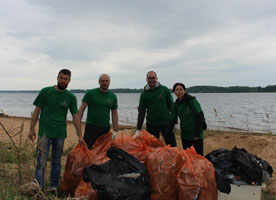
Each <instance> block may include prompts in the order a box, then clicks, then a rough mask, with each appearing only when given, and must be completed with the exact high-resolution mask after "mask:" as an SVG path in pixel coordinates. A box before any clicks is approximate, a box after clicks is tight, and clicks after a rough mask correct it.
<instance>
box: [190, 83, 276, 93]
mask: <svg viewBox="0 0 276 200" xmlns="http://www.w3.org/2000/svg"><path fill="white" fill-rule="evenodd" d="M187 91H188V92H190V93H240V92H276V85H268V86H266V87H264V88H262V87H260V86H259V87H248V86H230V87H218V86H193V87H189V88H187Z"/></svg>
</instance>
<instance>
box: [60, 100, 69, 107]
mask: <svg viewBox="0 0 276 200" xmlns="http://www.w3.org/2000/svg"><path fill="white" fill-rule="evenodd" d="M59 105H61V106H63V107H68V104H67V102H66V101H63V102H60V103H59Z"/></svg>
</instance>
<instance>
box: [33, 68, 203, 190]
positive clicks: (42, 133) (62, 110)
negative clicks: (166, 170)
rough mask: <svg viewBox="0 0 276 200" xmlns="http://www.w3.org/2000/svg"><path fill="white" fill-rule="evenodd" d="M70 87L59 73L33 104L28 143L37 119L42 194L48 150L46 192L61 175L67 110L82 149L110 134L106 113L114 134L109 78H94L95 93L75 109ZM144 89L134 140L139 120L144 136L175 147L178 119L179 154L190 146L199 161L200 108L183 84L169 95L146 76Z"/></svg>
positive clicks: (65, 76) (153, 78)
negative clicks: (54, 82) (82, 125)
mask: <svg viewBox="0 0 276 200" xmlns="http://www.w3.org/2000/svg"><path fill="white" fill-rule="evenodd" d="M70 81H71V72H70V70H68V69H62V70H60V71H59V73H58V77H57V85H54V86H50V87H45V88H43V89H42V90H41V91H40V92H39V94H38V96H37V97H36V99H35V101H34V103H33V104H34V105H35V109H34V112H33V115H32V122H31V126H30V132H29V138H30V139H31V140H32V141H34V140H35V139H36V132H35V125H36V123H37V121H38V118H39V131H38V139H37V141H38V143H37V153H38V156H37V167H36V170H35V177H36V180H37V181H38V183H39V184H40V187H41V188H42V189H43V188H44V169H45V167H46V162H47V160H48V155H49V151H50V147H51V146H52V165H51V174H50V187H51V189H52V190H55V191H56V190H57V187H58V179H59V176H60V171H61V156H62V152H63V145H64V140H65V138H66V136H67V133H66V117H67V112H68V110H70V113H71V114H72V118H73V123H74V126H75V128H76V131H77V134H78V136H79V143H80V144H84V145H87V146H88V148H89V149H91V148H92V147H93V144H94V143H95V141H96V140H97V138H98V137H100V136H101V135H104V134H106V133H108V132H109V131H110V113H111V118H112V128H113V132H112V139H114V138H115V137H116V134H117V131H118V111H117V109H118V101H117V97H116V94H114V93H113V92H111V91H110V90H109V85H110V77H109V75H107V74H102V75H100V77H99V88H95V89H91V90H88V91H87V92H86V93H85V95H84V97H83V99H82V103H81V106H80V107H79V109H78V108H77V99H76V96H75V95H74V94H73V93H72V92H70V91H69V90H67V89H66V88H67V86H68V84H69V83H70ZM146 81H147V84H146V86H145V87H144V90H143V91H142V93H141V95H140V99H139V106H138V117H137V130H136V132H135V136H136V135H139V134H140V130H141V129H142V126H143V123H144V118H145V117H146V130H147V131H148V132H149V133H150V134H152V135H154V136H155V137H156V138H158V139H159V137H160V133H161V134H162V136H163V138H164V140H165V143H166V145H171V146H172V147H175V146H176V145H177V144H176V139H175V134H174V131H173V129H174V126H175V124H176V123H177V121H178V118H179V119H180V128H181V139H182V145H183V148H184V149H186V148H188V147H191V146H192V145H193V146H194V147H195V149H196V151H197V153H199V154H201V155H203V130H202V122H203V120H204V116H203V113H202V110H201V107H200V104H199V103H198V101H197V100H196V98H195V97H193V96H190V95H189V94H188V93H187V92H186V89H185V86H184V84H182V83H176V84H174V86H173V92H174V93H175V95H176V101H175V102H173V97H172V95H171V92H170V90H169V89H168V88H167V87H166V86H164V85H161V84H160V82H158V78H157V74H156V73H155V72H154V71H149V72H148V73H147V74H146ZM86 107H87V118H86V125H85V131H84V136H83V137H82V130H81V120H82V118H83V114H84V111H85V109H86Z"/></svg>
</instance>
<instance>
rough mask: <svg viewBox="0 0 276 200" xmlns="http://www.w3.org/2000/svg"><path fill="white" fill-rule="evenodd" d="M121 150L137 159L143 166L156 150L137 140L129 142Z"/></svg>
mask: <svg viewBox="0 0 276 200" xmlns="http://www.w3.org/2000/svg"><path fill="white" fill-rule="evenodd" d="M121 149H123V150H124V151H126V152H128V153H129V154H131V155H133V156H134V157H136V158H137V159H138V160H139V161H140V162H141V163H143V164H145V163H146V161H147V159H148V156H149V154H150V153H151V152H152V151H153V150H154V149H153V148H152V147H150V146H147V145H146V144H145V143H144V142H143V140H140V139H136V138H132V139H131V140H129V141H128V143H127V144H125V145H124V146H122V147H121Z"/></svg>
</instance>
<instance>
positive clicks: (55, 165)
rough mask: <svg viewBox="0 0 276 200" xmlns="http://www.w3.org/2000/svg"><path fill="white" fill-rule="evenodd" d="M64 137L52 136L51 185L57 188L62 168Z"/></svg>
mask: <svg viewBox="0 0 276 200" xmlns="http://www.w3.org/2000/svg"><path fill="white" fill-rule="evenodd" d="M63 145H64V138H52V168H51V178H50V179H51V183H50V186H51V187H54V188H57V187H58V179H59V175H60V169H61V156H62V152H63Z"/></svg>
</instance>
